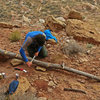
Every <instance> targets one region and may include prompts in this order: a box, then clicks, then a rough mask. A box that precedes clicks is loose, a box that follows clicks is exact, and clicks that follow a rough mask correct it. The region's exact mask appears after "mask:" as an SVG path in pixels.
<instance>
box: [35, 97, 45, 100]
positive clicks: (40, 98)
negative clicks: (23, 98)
mask: <svg viewBox="0 0 100 100" xmlns="http://www.w3.org/2000/svg"><path fill="white" fill-rule="evenodd" d="M37 100H47V98H46V97H39V98H38V99H37Z"/></svg>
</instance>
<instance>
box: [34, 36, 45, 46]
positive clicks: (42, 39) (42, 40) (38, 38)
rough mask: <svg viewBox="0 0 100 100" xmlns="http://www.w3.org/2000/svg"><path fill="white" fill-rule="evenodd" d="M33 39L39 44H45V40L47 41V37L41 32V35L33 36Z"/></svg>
mask: <svg viewBox="0 0 100 100" xmlns="http://www.w3.org/2000/svg"><path fill="white" fill-rule="evenodd" d="M33 41H34V42H35V43H36V44H37V43H38V45H39V46H43V45H44V43H45V41H46V38H45V36H44V35H42V34H39V35H36V36H35V37H34V38H33Z"/></svg>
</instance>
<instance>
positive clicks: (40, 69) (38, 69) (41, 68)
mask: <svg viewBox="0 0 100 100" xmlns="http://www.w3.org/2000/svg"><path fill="white" fill-rule="evenodd" d="M35 69H36V70H37V71H42V72H45V71H46V69H45V68H43V67H40V66H37V67H36V68H35Z"/></svg>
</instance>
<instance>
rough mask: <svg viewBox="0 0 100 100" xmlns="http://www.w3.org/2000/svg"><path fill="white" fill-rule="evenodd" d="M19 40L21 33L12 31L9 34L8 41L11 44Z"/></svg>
mask: <svg viewBox="0 0 100 100" xmlns="http://www.w3.org/2000/svg"><path fill="white" fill-rule="evenodd" d="M20 39H21V33H20V32H19V31H13V32H12V33H11V34H10V40H11V41H12V42H16V41H18V40H20Z"/></svg>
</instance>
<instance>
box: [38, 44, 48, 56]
mask: <svg viewBox="0 0 100 100" xmlns="http://www.w3.org/2000/svg"><path fill="white" fill-rule="evenodd" d="M38 56H39V57H41V58H44V57H47V56H48V51H47V49H46V47H45V45H44V46H43V47H42V48H41V50H40V52H39V55H38Z"/></svg>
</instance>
